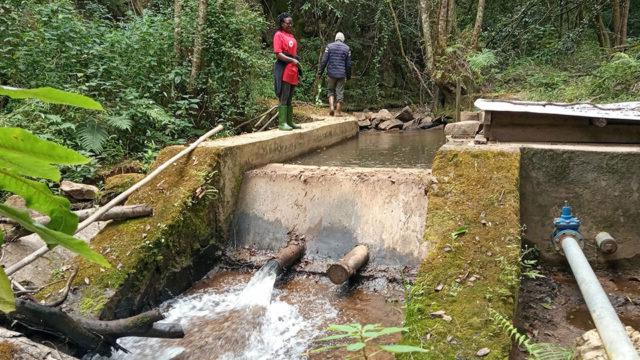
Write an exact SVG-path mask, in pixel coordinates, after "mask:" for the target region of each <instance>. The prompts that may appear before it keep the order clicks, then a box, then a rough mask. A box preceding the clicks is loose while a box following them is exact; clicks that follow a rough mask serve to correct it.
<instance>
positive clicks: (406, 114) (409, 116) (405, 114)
mask: <svg viewBox="0 0 640 360" xmlns="http://www.w3.org/2000/svg"><path fill="white" fill-rule="evenodd" d="M396 119H398V120H400V121H402V122H409V121H411V120H413V112H412V111H411V108H410V107H408V106H405V107H404V108H403V109H402V110H401V111H400V112H399V113H398V115H396Z"/></svg>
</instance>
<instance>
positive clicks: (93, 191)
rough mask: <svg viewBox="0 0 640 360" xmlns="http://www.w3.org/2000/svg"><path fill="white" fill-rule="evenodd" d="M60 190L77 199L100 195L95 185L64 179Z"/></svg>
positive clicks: (87, 198) (88, 198)
mask: <svg viewBox="0 0 640 360" xmlns="http://www.w3.org/2000/svg"><path fill="white" fill-rule="evenodd" d="M60 190H62V192H64V193H65V195H68V196H70V197H72V198H73V199H75V200H93V199H95V198H96V197H98V193H99V192H100V190H98V188H97V187H95V186H93V185H86V184H79V183H74V182H73V181H67V180H62V182H61V183H60Z"/></svg>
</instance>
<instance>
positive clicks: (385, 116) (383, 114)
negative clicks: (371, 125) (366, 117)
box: [372, 109, 393, 121]
mask: <svg viewBox="0 0 640 360" xmlns="http://www.w3.org/2000/svg"><path fill="white" fill-rule="evenodd" d="M372 118H374V119H380V120H382V121H386V120H391V119H393V115H391V113H390V112H389V110H387V109H382V110H380V111H378V112H377V113H375V114H373V115H372Z"/></svg>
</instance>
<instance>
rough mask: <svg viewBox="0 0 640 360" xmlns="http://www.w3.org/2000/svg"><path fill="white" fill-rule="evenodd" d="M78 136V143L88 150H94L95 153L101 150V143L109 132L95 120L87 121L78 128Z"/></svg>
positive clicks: (105, 139)
mask: <svg viewBox="0 0 640 360" xmlns="http://www.w3.org/2000/svg"><path fill="white" fill-rule="evenodd" d="M78 137H79V139H78V140H79V142H80V145H81V146H82V147H83V148H84V149H85V150H89V151H95V152H97V153H100V152H102V149H103V145H104V143H105V142H106V141H107V139H108V138H109V134H108V133H107V131H106V130H105V129H104V128H103V127H102V125H100V124H98V123H97V122H96V121H92V120H90V121H87V122H86V123H85V124H84V125H83V126H82V127H80V129H79V130H78Z"/></svg>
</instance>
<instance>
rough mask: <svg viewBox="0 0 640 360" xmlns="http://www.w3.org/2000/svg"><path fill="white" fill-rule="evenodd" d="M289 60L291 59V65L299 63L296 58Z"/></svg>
mask: <svg viewBox="0 0 640 360" xmlns="http://www.w3.org/2000/svg"><path fill="white" fill-rule="evenodd" d="M291 60H292V61H291V63H292V64H293V65H300V61H298V60H296V59H291Z"/></svg>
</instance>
